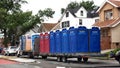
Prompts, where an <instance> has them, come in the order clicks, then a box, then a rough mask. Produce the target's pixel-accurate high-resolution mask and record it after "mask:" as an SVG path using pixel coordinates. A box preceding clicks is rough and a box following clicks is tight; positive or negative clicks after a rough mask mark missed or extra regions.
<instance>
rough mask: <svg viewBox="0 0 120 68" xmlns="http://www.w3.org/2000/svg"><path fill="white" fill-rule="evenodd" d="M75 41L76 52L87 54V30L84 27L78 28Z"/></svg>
mask: <svg viewBox="0 0 120 68" xmlns="http://www.w3.org/2000/svg"><path fill="white" fill-rule="evenodd" d="M77 40H78V41H77V42H78V45H77V52H88V29H87V28H86V27H84V26H80V27H78V35H77Z"/></svg>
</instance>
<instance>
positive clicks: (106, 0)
mask: <svg viewBox="0 0 120 68" xmlns="http://www.w3.org/2000/svg"><path fill="white" fill-rule="evenodd" d="M106 2H108V3H109V4H111V5H113V6H114V7H119V6H117V5H115V4H113V3H111V2H110V1H109V0H105V1H104V2H103V3H102V5H101V7H100V8H99V9H98V10H97V11H96V12H99V11H100V10H101V8H102V7H103V6H104V5H105V3H106Z"/></svg>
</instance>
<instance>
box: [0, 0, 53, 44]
mask: <svg viewBox="0 0 120 68" xmlns="http://www.w3.org/2000/svg"><path fill="white" fill-rule="evenodd" d="M22 3H27V2H26V1H25V0H2V1H0V9H2V10H0V14H1V15H0V19H2V20H0V29H1V30H3V33H4V35H5V43H7V42H6V40H8V41H9V42H10V41H11V40H12V43H13V45H15V41H16V40H17V39H18V38H19V36H21V35H22V34H25V33H26V32H27V31H29V30H30V29H32V28H33V27H34V25H36V24H37V23H41V22H42V21H44V19H45V18H49V17H52V15H53V14H54V13H55V12H54V11H52V9H50V8H48V9H45V10H39V12H38V13H37V14H36V15H32V12H31V11H28V12H23V11H22V10H21V9H20V7H21V4H22Z"/></svg>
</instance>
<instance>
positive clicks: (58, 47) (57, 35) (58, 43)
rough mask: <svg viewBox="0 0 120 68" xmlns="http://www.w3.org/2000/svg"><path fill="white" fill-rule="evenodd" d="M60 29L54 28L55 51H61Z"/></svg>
mask: <svg viewBox="0 0 120 68" xmlns="http://www.w3.org/2000/svg"><path fill="white" fill-rule="evenodd" d="M61 43H62V42H61V31H59V30H56V32H55V45H56V53H62V45H61Z"/></svg>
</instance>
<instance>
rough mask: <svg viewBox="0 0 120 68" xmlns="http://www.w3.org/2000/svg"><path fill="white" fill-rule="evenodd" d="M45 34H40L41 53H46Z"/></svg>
mask: <svg viewBox="0 0 120 68" xmlns="http://www.w3.org/2000/svg"><path fill="white" fill-rule="evenodd" d="M44 49H45V47H44V34H43V33H41V34H40V53H44Z"/></svg>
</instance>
